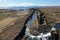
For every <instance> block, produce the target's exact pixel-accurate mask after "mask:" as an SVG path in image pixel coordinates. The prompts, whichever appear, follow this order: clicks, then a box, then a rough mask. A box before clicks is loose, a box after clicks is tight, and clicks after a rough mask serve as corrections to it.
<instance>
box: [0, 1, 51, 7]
mask: <svg viewBox="0 0 60 40" xmlns="http://www.w3.org/2000/svg"><path fill="white" fill-rule="evenodd" d="M5 1H6V0H5ZM14 6H24V7H26V6H52V5H49V4H36V3H7V4H0V7H14Z"/></svg>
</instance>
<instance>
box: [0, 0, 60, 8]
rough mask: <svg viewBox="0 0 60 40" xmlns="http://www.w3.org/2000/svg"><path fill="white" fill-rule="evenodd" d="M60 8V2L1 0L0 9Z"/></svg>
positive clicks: (57, 0) (55, 0)
mask: <svg viewBox="0 0 60 40" xmlns="http://www.w3.org/2000/svg"><path fill="white" fill-rule="evenodd" d="M14 6H60V0H0V7H14Z"/></svg>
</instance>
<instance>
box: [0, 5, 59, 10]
mask: <svg viewBox="0 0 60 40" xmlns="http://www.w3.org/2000/svg"><path fill="white" fill-rule="evenodd" d="M30 8H60V6H27V7H24V6H19V7H7V8H5V7H0V9H13V10H20V9H30Z"/></svg>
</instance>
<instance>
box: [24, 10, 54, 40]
mask: <svg viewBox="0 0 60 40" xmlns="http://www.w3.org/2000/svg"><path fill="white" fill-rule="evenodd" d="M36 18H37V11H36V12H34V15H33V16H32V17H31V18H30V19H29V21H28V22H27V24H26V31H25V36H26V37H27V40H48V38H49V37H50V36H51V32H47V33H43V31H42V32H41V33H40V32H39V31H36V30H33V31H34V33H35V35H33V34H32V33H31V32H30V27H32V28H33V29H35V28H34V25H33V21H34V20H35V19H36ZM37 30H38V29H37ZM52 30H55V28H52V29H51V31H52Z"/></svg>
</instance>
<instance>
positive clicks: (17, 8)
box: [10, 6, 39, 10]
mask: <svg viewBox="0 0 60 40" xmlns="http://www.w3.org/2000/svg"><path fill="white" fill-rule="evenodd" d="M29 8H39V6H28V7H23V6H20V7H11V8H10V9H16V10H19V9H29Z"/></svg>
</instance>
